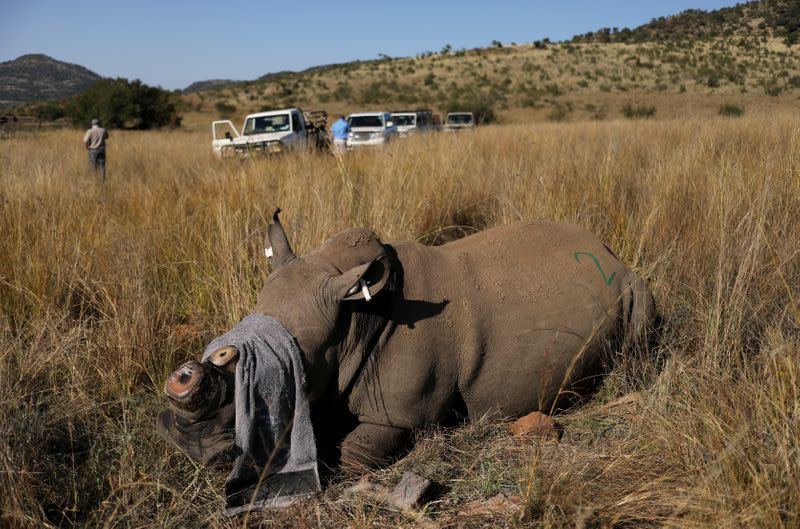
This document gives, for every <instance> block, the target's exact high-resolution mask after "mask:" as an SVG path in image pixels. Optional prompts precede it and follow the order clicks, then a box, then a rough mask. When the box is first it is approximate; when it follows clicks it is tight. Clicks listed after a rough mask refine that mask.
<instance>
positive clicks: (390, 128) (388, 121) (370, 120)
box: [347, 112, 397, 149]
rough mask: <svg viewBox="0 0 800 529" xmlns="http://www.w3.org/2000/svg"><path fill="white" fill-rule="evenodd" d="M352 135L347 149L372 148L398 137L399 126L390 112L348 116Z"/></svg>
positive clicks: (361, 113) (350, 134)
mask: <svg viewBox="0 0 800 529" xmlns="http://www.w3.org/2000/svg"><path fill="white" fill-rule="evenodd" d="M347 123H348V124H349V125H350V133H349V134H348V135H347V148H348V149H357V148H359V147H370V146H374V145H383V144H385V143H389V141H390V140H391V139H392V137H393V136H396V135H397V125H396V124H395V123H394V121H392V115H391V114H390V113H389V112H360V113H358V114H350V115H349V116H347Z"/></svg>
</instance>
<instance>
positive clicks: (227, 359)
mask: <svg viewBox="0 0 800 529" xmlns="http://www.w3.org/2000/svg"><path fill="white" fill-rule="evenodd" d="M237 358H239V349H237V348H236V347H235V346H233V345H228V346H225V347H222V348H220V349H217V350H216V351H214V352H213V353H211V356H210V357H209V358H208V360H209V361H210V362H211V363H212V364H214V365H215V366H217V367H219V368H221V369H222V368H226V367H228V366H230V365H231V362H234V361H235V360H236V359H237Z"/></svg>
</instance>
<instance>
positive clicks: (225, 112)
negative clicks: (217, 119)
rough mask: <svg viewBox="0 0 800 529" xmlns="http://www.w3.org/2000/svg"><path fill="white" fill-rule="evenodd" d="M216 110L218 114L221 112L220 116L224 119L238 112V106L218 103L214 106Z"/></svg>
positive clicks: (222, 102)
mask: <svg viewBox="0 0 800 529" xmlns="http://www.w3.org/2000/svg"><path fill="white" fill-rule="evenodd" d="M214 108H216V109H217V112H219V115H220V116H222V117H223V118H227V117H230V116H231V114H233V113H234V112H236V105H232V104H230V103H226V102H225V101H217V102H216V103H215V104H214Z"/></svg>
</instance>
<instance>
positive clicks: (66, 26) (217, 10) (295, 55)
mask: <svg viewBox="0 0 800 529" xmlns="http://www.w3.org/2000/svg"><path fill="white" fill-rule="evenodd" d="M734 3H735V1H734V0H663V1H648V0H547V1H545V0H527V1H526V0H516V1H509V0H494V1H492V0H484V1H480V2H479V1H474V0H447V1H440V2H436V1H433V0H428V1H421V0H398V1H396V2H393V3H388V2H381V1H377V0H375V1H372V2H362V1H351V0H340V1H338V2H321V1H316V0H306V1H291V0H290V1H286V0H283V1H280V2H275V1H272V0H269V1H267V0H261V1H258V0H251V1H243V0H216V1H213V2H211V1H206V0H192V1H189V0H181V1H177V0H176V1H170V0H161V1H152V0H140V1H137V2H117V1H113V0H112V1H107V2H103V1H93V2H80V1H75V0H20V1H11V0H0V28H2V29H0V61H7V60H11V59H15V58H16V57H18V56H20V55H23V54H26V53H44V54H46V55H50V56H51V57H54V58H56V59H59V60H62V61H66V62H72V63H77V64H80V65H83V66H86V67H87V68H89V69H90V70H93V71H95V72H97V73H98V74H100V75H103V76H110V77H128V78H130V79H136V78H138V79H141V80H142V81H144V82H145V83H147V84H151V85H160V86H162V87H164V88H170V89H172V88H183V87H185V86H186V85H188V84H190V83H191V82H193V81H199V80H204V79H212V78H226V79H254V78H256V77H258V76H260V75H263V74H265V73H268V72H275V71H279V70H299V69H303V68H306V67H309V66H314V65H319V64H327V63H332V62H344V61H350V60H355V59H374V58H376V57H377V56H378V54H379V53H385V54H387V55H391V56H393V57H394V56H411V55H415V54H416V53H419V52H422V51H426V50H431V51H438V50H440V49H441V48H442V46H444V45H445V44H450V45H452V46H453V47H454V48H456V49H457V48H461V47H464V48H474V47H477V46H486V45H488V44H489V43H490V42H491V41H492V40H494V39H497V40H500V41H502V42H504V43H511V42H517V43H522V42H531V41H533V40H536V39H541V38H544V37H550V38H551V39H552V40H561V39H565V38H569V37H572V36H573V35H575V34H577V33H585V32H587V31H592V30H595V29H598V28H601V27H614V26H617V27H620V28H621V27H626V26H627V27H634V26H637V25H639V24H642V23H644V22H647V21H649V20H650V19H651V18H654V17H657V16H663V15H669V14H675V13H677V12H679V11H683V10H685V9H689V8H698V9H716V8H719V7H723V6H727V5H733V4H734Z"/></svg>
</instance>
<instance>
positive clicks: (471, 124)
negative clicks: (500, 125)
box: [444, 112, 475, 132]
mask: <svg viewBox="0 0 800 529" xmlns="http://www.w3.org/2000/svg"><path fill="white" fill-rule="evenodd" d="M474 128H475V116H473V115H472V112H450V113H448V114H447V118H446V119H445V122H444V131H445V132H459V131H463V130H473V129H474Z"/></svg>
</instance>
